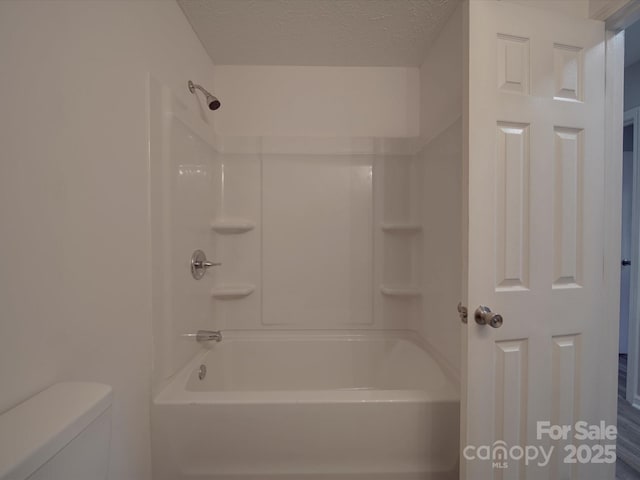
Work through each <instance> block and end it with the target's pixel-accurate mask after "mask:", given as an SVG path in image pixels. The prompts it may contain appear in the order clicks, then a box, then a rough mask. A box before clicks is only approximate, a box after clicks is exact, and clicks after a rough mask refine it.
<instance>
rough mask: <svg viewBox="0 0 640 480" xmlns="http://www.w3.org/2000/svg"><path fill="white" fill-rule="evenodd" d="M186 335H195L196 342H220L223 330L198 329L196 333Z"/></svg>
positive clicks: (186, 335) (186, 334)
mask: <svg viewBox="0 0 640 480" xmlns="http://www.w3.org/2000/svg"><path fill="white" fill-rule="evenodd" d="M183 336H184V337H194V338H195V339H196V342H198V343H204V342H219V341H220V340H222V332H220V331H219V330H216V331H212V330H198V331H197V332H196V333H185V334H184V335H183Z"/></svg>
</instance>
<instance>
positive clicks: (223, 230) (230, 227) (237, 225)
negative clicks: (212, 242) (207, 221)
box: [211, 219, 256, 235]
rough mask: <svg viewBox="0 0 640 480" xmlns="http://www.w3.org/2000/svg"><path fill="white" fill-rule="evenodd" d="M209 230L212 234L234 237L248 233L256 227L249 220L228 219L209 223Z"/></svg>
mask: <svg viewBox="0 0 640 480" xmlns="http://www.w3.org/2000/svg"><path fill="white" fill-rule="evenodd" d="M211 228H212V229H213V231H214V232H216V233H220V234H222V235H234V234H239V233H246V232H249V231H251V230H253V229H254V228H256V225H255V224H254V223H253V222H250V221H249V220H242V219H228V220H215V221H213V222H212V223H211Z"/></svg>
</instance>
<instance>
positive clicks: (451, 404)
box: [152, 333, 459, 480]
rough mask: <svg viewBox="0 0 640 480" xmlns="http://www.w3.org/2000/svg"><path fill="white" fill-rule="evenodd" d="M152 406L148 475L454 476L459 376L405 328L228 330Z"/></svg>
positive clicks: (164, 479) (250, 479)
mask: <svg viewBox="0 0 640 480" xmlns="http://www.w3.org/2000/svg"><path fill="white" fill-rule="evenodd" d="M202 364H204V365H205V366H206V368H207V375H206V377H205V378H204V379H203V380H199V378H198V371H199V367H200V365H202ZM152 411H153V412H152V413H153V422H152V425H153V433H152V437H153V457H154V460H153V462H154V480H192V479H199V480H231V479H233V480H258V479H260V480H275V479H278V480H280V479H287V480H303V479H304V480H307V479H309V480H310V479H313V480H320V479H323V480H324V479H327V480H329V479H330V480H343V479H344V480H347V479H348V480H351V479H358V480H365V479H367V480H368V479H371V480H418V479H420V480H427V479H428V480H435V479H437V480H444V479H454V478H457V460H458V429H459V394H458V391H457V388H456V387H455V384H454V382H452V381H451V379H450V378H448V377H447V376H446V375H445V373H444V372H443V370H442V369H441V368H440V367H439V366H438V364H437V363H436V362H435V361H434V360H433V358H432V357H431V356H429V354H428V353H427V352H426V351H425V350H424V349H422V348H421V347H420V346H419V345H418V343H417V342H416V341H414V340H413V339H412V338H411V337H410V336H407V335H401V334H384V335H383V334H366V335H345V334H340V335H328V334H322V335H319V334H299V333H296V334H286V333H274V334H270V335H265V334H264V333H262V334H261V335H260V336H252V335H251V334H236V335H234V334H226V335H224V338H223V340H222V342H221V343H218V344H215V345H212V346H211V348H210V349H209V350H206V351H203V352H202V353H201V354H199V355H198V356H197V357H196V358H194V359H193V361H192V362H190V363H189V364H188V365H187V366H186V367H185V368H184V369H183V370H182V371H181V372H179V373H178V374H177V375H176V376H175V377H174V378H173V379H172V380H171V381H170V383H169V384H168V385H167V386H166V387H165V388H164V389H163V390H162V391H161V392H160V393H159V394H158V395H157V396H156V397H155V399H154V402H153V407H152Z"/></svg>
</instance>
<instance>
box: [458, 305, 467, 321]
mask: <svg viewBox="0 0 640 480" xmlns="http://www.w3.org/2000/svg"><path fill="white" fill-rule="evenodd" d="M458 315H460V320H461V321H462V323H467V316H468V313H467V307H465V306H463V305H462V302H459V303H458Z"/></svg>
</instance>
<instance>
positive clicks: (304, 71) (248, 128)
mask: <svg viewBox="0 0 640 480" xmlns="http://www.w3.org/2000/svg"><path fill="white" fill-rule="evenodd" d="M215 83H216V91H217V93H218V96H219V97H220V98H221V99H224V100H223V103H224V107H225V108H223V109H220V115H219V116H218V120H217V122H218V123H217V124H216V130H217V132H218V133H219V134H220V135H248V136H291V137H296V136H310V137H314V136H336V137H358V136H364V137H412V136H416V135H417V134H418V125H419V109H418V101H417V100H418V98H419V96H420V87H419V72H418V69H416V68H401V67H397V68H396V67H294V66H236V65H222V66H220V65H217V66H216V67H215Z"/></svg>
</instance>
